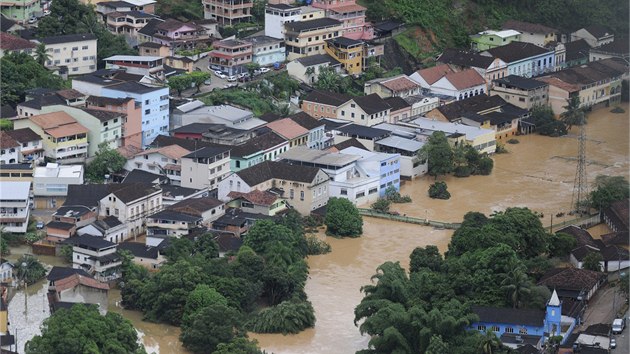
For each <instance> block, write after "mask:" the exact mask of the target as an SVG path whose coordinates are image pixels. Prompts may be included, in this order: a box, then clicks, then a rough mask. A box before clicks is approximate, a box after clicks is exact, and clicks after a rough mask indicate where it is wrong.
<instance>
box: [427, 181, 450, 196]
mask: <svg viewBox="0 0 630 354" xmlns="http://www.w3.org/2000/svg"><path fill="white" fill-rule="evenodd" d="M429 197H431V198H433V199H450V198H451V193H449V192H448V187H447V186H446V182H442V181H438V182H435V183H433V184H432V185H431V186H430V187H429Z"/></svg>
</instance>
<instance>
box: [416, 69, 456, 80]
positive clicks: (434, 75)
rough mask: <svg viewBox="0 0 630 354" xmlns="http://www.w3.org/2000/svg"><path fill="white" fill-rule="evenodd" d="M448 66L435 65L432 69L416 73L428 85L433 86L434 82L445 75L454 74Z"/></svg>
mask: <svg viewBox="0 0 630 354" xmlns="http://www.w3.org/2000/svg"><path fill="white" fill-rule="evenodd" d="M454 72H455V70H453V69H452V68H451V67H450V66H448V65H446V64H442V65H437V66H434V67H432V68H427V69H422V70H418V71H417V73H418V74H419V75H420V76H421V77H422V78H423V79H424V81H426V82H427V83H428V84H429V85H433V84H434V83H435V82H436V81H438V80H439V79H441V78H443V77H444V76H445V75H447V74H450V73H454Z"/></svg>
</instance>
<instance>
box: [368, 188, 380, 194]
mask: <svg viewBox="0 0 630 354" xmlns="http://www.w3.org/2000/svg"><path fill="white" fill-rule="evenodd" d="M377 190H378V189H377V188H372V189H370V190H369V191H368V194H374V193H376V191H377Z"/></svg>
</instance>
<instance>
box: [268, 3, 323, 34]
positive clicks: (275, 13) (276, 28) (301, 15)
mask: <svg viewBox="0 0 630 354" xmlns="http://www.w3.org/2000/svg"><path fill="white" fill-rule="evenodd" d="M323 17H325V12H324V10H323V9H317V8H314V7H312V6H301V7H297V6H291V5H285V4H267V6H265V36H269V37H273V38H278V39H285V38H284V33H285V29H284V24H285V23H290V22H299V21H306V20H315V19H318V18H323Z"/></svg>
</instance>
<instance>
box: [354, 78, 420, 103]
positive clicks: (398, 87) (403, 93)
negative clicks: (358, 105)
mask: <svg viewBox="0 0 630 354" xmlns="http://www.w3.org/2000/svg"><path fill="white" fill-rule="evenodd" d="M363 92H364V93H365V94H366V95H369V94H371V93H375V94H377V95H379V96H381V97H382V98H388V97H401V98H405V97H409V96H417V95H419V94H420V93H422V89H421V87H420V85H418V84H417V83H416V82H415V81H413V80H411V79H410V78H409V77H408V76H407V75H398V76H395V77H389V78H379V79H374V80H370V81H367V82H366V83H365V84H364V85H363Z"/></svg>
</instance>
